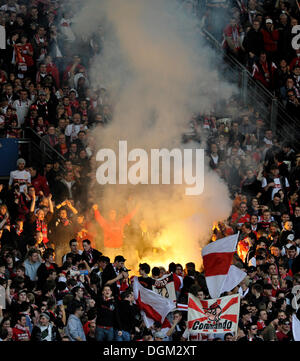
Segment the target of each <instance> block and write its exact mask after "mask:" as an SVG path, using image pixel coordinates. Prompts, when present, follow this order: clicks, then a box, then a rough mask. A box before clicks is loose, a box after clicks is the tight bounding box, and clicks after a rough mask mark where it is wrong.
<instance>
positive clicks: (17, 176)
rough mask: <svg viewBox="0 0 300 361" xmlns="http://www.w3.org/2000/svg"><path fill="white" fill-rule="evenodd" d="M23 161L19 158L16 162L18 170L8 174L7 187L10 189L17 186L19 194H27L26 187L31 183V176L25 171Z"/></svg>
mask: <svg viewBox="0 0 300 361" xmlns="http://www.w3.org/2000/svg"><path fill="white" fill-rule="evenodd" d="M25 164H26V162H25V159H23V158H19V159H18V160H17V167H18V169H16V170H13V171H12V172H10V176H9V182H8V185H9V187H11V186H12V185H13V184H19V186H20V192H24V191H25V192H27V186H28V184H30V183H31V175H30V173H29V172H28V171H27V170H25Z"/></svg>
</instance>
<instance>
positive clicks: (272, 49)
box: [261, 19, 279, 61]
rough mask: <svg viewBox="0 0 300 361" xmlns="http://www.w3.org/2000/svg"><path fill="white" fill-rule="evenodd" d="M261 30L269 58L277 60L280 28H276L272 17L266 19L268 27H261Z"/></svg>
mask: <svg viewBox="0 0 300 361" xmlns="http://www.w3.org/2000/svg"><path fill="white" fill-rule="evenodd" d="M261 32H262V34H263V39H264V45H265V51H266V52H267V54H268V58H269V59H270V60H272V61H275V60H276V55H277V42H278V39H279V32H278V30H276V29H274V24H273V20H272V19H266V27H265V28H263V29H261Z"/></svg>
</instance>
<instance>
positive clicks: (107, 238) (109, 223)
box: [93, 204, 140, 257]
mask: <svg viewBox="0 0 300 361" xmlns="http://www.w3.org/2000/svg"><path fill="white" fill-rule="evenodd" d="M139 207H140V206H139V205H138V206H136V207H135V208H134V210H133V211H132V212H130V213H129V214H127V216H125V217H123V218H121V219H118V220H117V218H116V217H117V213H116V211H115V210H114V209H111V210H110V212H109V220H106V219H105V218H103V216H102V215H101V213H100V212H99V209H98V205H97V204H94V205H93V210H94V215H95V219H96V221H97V222H98V223H99V225H100V226H101V228H102V229H103V236H104V248H105V250H104V254H105V256H108V257H112V256H113V255H116V254H117V253H118V252H120V251H123V250H122V247H123V235H124V227H125V225H126V224H128V223H129V222H130V220H131V219H132V218H133V217H134V215H135V214H136V212H137V211H138V209H139ZM120 254H121V253H120Z"/></svg>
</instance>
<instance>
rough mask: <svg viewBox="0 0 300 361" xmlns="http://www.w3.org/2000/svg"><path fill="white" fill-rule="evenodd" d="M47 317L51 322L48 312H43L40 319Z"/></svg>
mask: <svg viewBox="0 0 300 361" xmlns="http://www.w3.org/2000/svg"><path fill="white" fill-rule="evenodd" d="M43 316H44V317H46V318H47V319H48V320H50V315H49V313H48V312H42V313H41V314H40V317H43Z"/></svg>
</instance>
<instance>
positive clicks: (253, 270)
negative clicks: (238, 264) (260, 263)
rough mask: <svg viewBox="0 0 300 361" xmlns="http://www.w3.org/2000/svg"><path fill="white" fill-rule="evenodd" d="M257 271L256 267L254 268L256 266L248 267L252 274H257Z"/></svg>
mask: <svg viewBox="0 0 300 361" xmlns="http://www.w3.org/2000/svg"><path fill="white" fill-rule="evenodd" d="M255 271H256V267H254V266H250V267H248V273H252V272H255Z"/></svg>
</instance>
